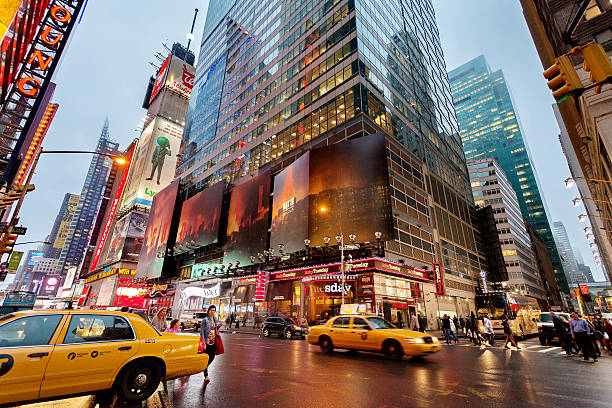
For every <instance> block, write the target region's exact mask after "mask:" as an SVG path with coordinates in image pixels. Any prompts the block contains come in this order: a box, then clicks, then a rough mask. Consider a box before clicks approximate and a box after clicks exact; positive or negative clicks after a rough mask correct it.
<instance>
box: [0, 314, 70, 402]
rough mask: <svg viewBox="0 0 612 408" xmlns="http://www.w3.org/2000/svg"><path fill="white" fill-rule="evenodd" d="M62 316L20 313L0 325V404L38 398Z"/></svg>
mask: <svg viewBox="0 0 612 408" xmlns="http://www.w3.org/2000/svg"><path fill="white" fill-rule="evenodd" d="M63 317H64V315H62V314H60V313H57V314H49V315H34V316H24V317H20V318H17V319H14V320H11V321H9V322H7V323H5V324H2V325H0V404H8V403H11V402H16V401H27V400H33V399H37V398H38V393H39V391H40V384H41V382H42V379H43V375H44V373H45V369H46V368H47V364H48V363H49V360H50V358H51V357H52V354H53V343H54V342H55V339H57V336H58V334H59V330H57V329H58V327H59V328H61V325H60V323H61V322H62V319H63ZM56 332H57V334H55V335H54V333H56Z"/></svg>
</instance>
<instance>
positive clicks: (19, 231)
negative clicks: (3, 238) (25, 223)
mask: <svg viewBox="0 0 612 408" xmlns="http://www.w3.org/2000/svg"><path fill="white" fill-rule="evenodd" d="M27 230H28V229H27V228H26V227H13V230H12V231H11V232H12V233H13V234H15V235H25V234H26V231H27ZM6 232H8V225H0V234H4V233H6Z"/></svg>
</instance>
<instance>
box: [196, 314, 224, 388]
mask: <svg viewBox="0 0 612 408" xmlns="http://www.w3.org/2000/svg"><path fill="white" fill-rule="evenodd" d="M216 314H217V307H216V306H215V305H210V306H209V307H208V310H207V313H206V317H205V318H204V319H202V329H201V331H200V336H201V337H202V338H203V339H204V342H205V343H206V351H205V353H206V354H208V366H207V367H206V369H205V370H204V381H205V382H209V381H210V378H208V368H209V367H210V365H211V364H212V362H213V360H214V359H215V355H216V353H217V335H218V331H219V328H220V327H221V323H219V321H218V320H217V316H215V315H216Z"/></svg>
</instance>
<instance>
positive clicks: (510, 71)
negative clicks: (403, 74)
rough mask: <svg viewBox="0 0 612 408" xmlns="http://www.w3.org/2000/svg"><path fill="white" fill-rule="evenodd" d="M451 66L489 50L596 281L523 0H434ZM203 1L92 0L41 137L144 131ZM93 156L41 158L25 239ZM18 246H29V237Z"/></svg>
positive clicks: (61, 139) (60, 140)
mask: <svg viewBox="0 0 612 408" xmlns="http://www.w3.org/2000/svg"><path fill="white" fill-rule="evenodd" d="M433 2H434V6H435V8H436V16H437V21H438V27H439V30H440V36H441V41H442V47H443V49H444V55H445V58H446V63H447V67H448V68H449V69H453V68H455V67H457V66H459V65H461V64H463V63H465V62H467V61H468V60H470V59H472V58H474V57H476V56H478V55H481V54H483V55H485V56H486V58H487V60H488V62H489V65H490V66H491V68H492V69H493V70H497V69H502V70H503V71H504V74H505V77H506V80H507V83H508V86H509V87H510V91H511V92H512V95H513V98H514V102H515V108H516V109H517V111H518V112H517V113H518V115H519V117H520V120H521V123H522V125H523V130H524V135H523V136H524V137H525V138H526V139H527V143H528V145H529V148H530V150H531V153H532V160H533V162H534V163H535V167H536V170H537V172H538V175H539V180H540V188H541V189H542V192H543V196H544V199H545V200H546V202H547V204H548V208H549V210H550V213H549V220H550V221H551V223H552V221H556V220H561V221H562V222H563V223H564V224H565V227H566V228H567V230H568V234H569V235H570V241H571V242H572V245H574V246H576V247H577V248H578V249H579V250H580V251H581V253H582V255H583V257H584V259H585V262H586V263H587V265H589V266H590V267H591V269H592V270H593V273H594V276H595V278H596V280H597V279H603V274H602V272H601V269H599V267H597V268H595V266H596V264H595V262H594V261H593V257H592V254H591V249H590V248H589V246H588V243H587V241H586V239H585V236H584V233H583V231H582V228H583V227H584V224H579V223H578V222H577V215H578V214H579V213H580V212H582V211H584V210H583V209H582V208H581V207H578V209H577V208H574V207H573V206H572V203H571V199H572V198H573V197H575V196H576V195H577V192H576V190H575V189H572V190H567V189H565V187H564V185H563V180H564V179H565V178H566V177H569V169H568V167H567V162H566V160H565V157H564V156H563V153H562V151H561V147H560V145H559V141H558V134H559V128H558V126H557V123H556V121H555V118H554V115H553V112H552V108H551V105H552V103H553V102H554V101H553V99H552V96H551V94H550V92H549V90H548V88H547V86H546V81H545V80H544V78H543V77H542V66H541V63H540V60H539V58H538V56H537V53H536V50H535V47H534V45H533V41H532V39H531V36H530V35H529V31H528V29H527V26H526V24H525V20H524V18H523V15H522V10H521V7H520V4H519V2H518V1H507V0H461V1H455V0H433ZM207 4H208V1H207V0H180V1H173V2H168V1H162V0H146V1H145V0H138V1H136V0H131V1H129V2H128V1H125V0H104V1H100V0H98V1H89V2H88V4H87V9H86V10H85V14H84V16H83V19H82V21H81V23H80V25H79V26H78V27H77V29H76V31H75V32H74V33H73V35H72V39H71V43H70V45H69V47H68V50H67V51H66V52H65V54H64V56H63V59H62V63H61V65H60V66H59V68H58V70H57V71H56V74H55V77H54V81H55V82H56V83H57V84H58V86H57V89H56V91H55V96H54V98H53V101H54V102H57V103H59V104H60V107H59V110H58V112H57V114H56V116H55V119H54V121H53V124H52V125H51V128H50V130H49V132H48V134H47V136H46V138H45V141H44V144H43V145H44V148H45V149H76V150H93V149H94V148H95V145H96V141H97V139H98V137H99V135H100V130H101V128H102V125H103V123H104V118H105V117H106V116H108V117H109V120H110V135H111V138H113V139H115V140H117V141H119V142H120V143H121V147H122V148H125V147H126V146H127V145H128V144H129V142H130V141H131V140H133V139H134V138H135V137H137V136H138V133H137V132H136V131H135V129H136V127H137V126H138V123H139V121H140V119H141V118H142V117H143V116H144V114H145V110H144V109H142V108H141V106H142V100H143V98H144V93H145V91H146V86H147V82H148V78H149V76H151V75H152V74H154V73H155V69H154V68H153V67H152V66H151V65H150V64H149V62H156V63H157V60H156V59H155V57H154V54H155V53H156V52H162V53H164V54H165V53H166V51H165V50H164V48H163V46H162V43H166V44H167V45H168V46H171V45H172V43H173V42H174V41H180V42H182V43H183V44H185V41H186V40H185V34H186V33H187V32H188V31H189V28H190V27H191V21H192V18H193V12H194V9H195V8H196V7H197V8H198V9H199V10H200V13H199V15H198V21H197V23H196V29H195V38H196V41H195V44H193V43H192V46H191V49H192V50H195V52H196V58H197V57H198V51H199V42H200V39H201V32H202V29H203V27H204V21H205V14H206V8H207ZM90 160H91V157H88V156H86V155H83V156H77V155H70V156H59V155H55V156H53V155H48V156H43V157H42V158H41V161H40V163H39V165H38V169H37V171H36V174H35V175H34V180H33V182H34V184H36V190H35V191H33V192H32V193H29V194H28V196H27V198H26V200H25V202H24V205H23V209H22V212H21V223H22V224H23V225H25V226H27V227H28V234H27V236H26V237H25V238H23V237H22V238H21V241H22V242H23V241H31V240H42V239H44V238H45V236H46V235H47V234H49V232H50V231H51V227H52V225H53V221H54V219H55V216H56V214H57V211H58V210H59V207H60V205H61V202H62V199H63V196H64V194H65V193H66V192H70V193H75V194H79V193H80V191H81V187H82V185H83V181H84V179H85V175H86V173H87V169H88V166H89V162H90ZM18 248H20V249H32V248H34V246H27V245H24V246H22V247H18Z"/></svg>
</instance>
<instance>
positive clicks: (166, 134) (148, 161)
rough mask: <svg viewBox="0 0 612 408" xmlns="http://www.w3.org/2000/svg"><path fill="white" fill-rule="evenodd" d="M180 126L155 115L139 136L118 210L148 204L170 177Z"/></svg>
mask: <svg viewBox="0 0 612 408" xmlns="http://www.w3.org/2000/svg"><path fill="white" fill-rule="evenodd" d="M182 135H183V127H182V126H180V125H177V124H175V123H173V122H170V121H168V120H166V119H163V118H161V117H157V118H155V119H154V120H153V121H152V122H151V123H150V124H149V126H147V127H146V129H145V130H144V131H143V132H142V134H141V135H140V140H139V141H138V145H137V146H136V151H135V153H134V158H133V159H132V164H131V165H130V173H129V175H128V179H127V182H126V186H125V190H124V193H123V198H122V202H121V209H122V210H123V209H126V208H129V207H131V206H132V205H134V204H140V205H143V206H147V207H150V206H151V203H152V201H153V196H155V194H157V192H158V191H160V190H162V189H163V188H165V187H166V186H168V185H169V184H170V183H171V182H172V180H174V169H175V168H176V159H177V157H176V155H177V154H178V151H179V147H180V144H181V137H182Z"/></svg>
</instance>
